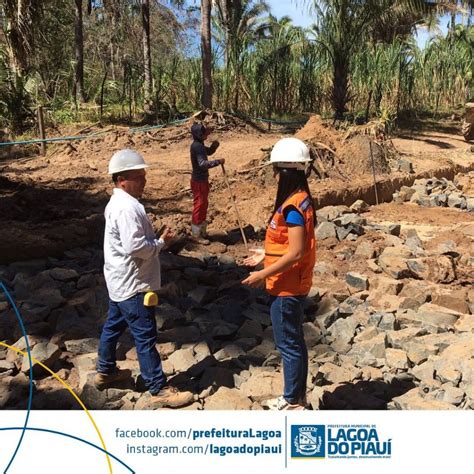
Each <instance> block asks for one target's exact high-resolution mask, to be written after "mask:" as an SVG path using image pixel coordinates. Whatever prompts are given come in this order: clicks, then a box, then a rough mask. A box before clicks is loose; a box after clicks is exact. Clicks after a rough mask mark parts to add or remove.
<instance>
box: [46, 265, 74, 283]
mask: <svg viewBox="0 0 474 474" xmlns="http://www.w3.org/2000/svg"><path fill="white" fill-rule="evenodd" d="M49 274H50V276H51V277H52V278H54V279H55V280H59V281H71V280H75V279H77V278H79V273H77V272H76V270H74V269H72V268H60V267H56V268H52V269H51V270H49Z"/></svg>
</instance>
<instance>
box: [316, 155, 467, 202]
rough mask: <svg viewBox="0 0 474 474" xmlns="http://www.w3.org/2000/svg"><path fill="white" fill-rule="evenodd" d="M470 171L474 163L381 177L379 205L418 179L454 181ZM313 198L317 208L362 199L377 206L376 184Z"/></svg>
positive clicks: (367, 180) (322, 194)
mask: <svg viewBox="0 0 474 474" xmlns="http://www.w3.org/2000/svg"><path fill="white" fill-rule="evenodd" d="M470 171H474V163H470V164H469V165H466V166H464V165H460V164H456V165H454V166H444V167H442V168H438V169H433V170H427V171H423V172H419V173H414V174H411V175H409V176H394V177H387V178H385V177H384V178H380V177H379V178H377V179H376V183H377V194H378V200H379V203H382V202H391V201H392V200H393V194H394V193H395V192H397V191H399V190H400V188H401V187H402V186H408V187H410V186H412V185H413V183H414V182H415V181H416V180H417V179H424V178H438V179H439V178H446V179H448V180H450V181H452V180H453V179H454V177H455V176H456V175H457V174H458V173H469V172H470ZM313 198H314V201H315V205H316V208H321V207H325V206H338V205H345V206H350V205H351V204H353V203H354V202H355V201H357V200H358V199H362V200H363V201H365V202H366V203H367V204H370V205H374V204H376V199H375V190H374V182H373V179H371V178H367V179H366V184H363V185H359V186H357V187H348V188H345V189H334V190H325V191H324V192H321V193H318V192H316V193H313Z"/></svg>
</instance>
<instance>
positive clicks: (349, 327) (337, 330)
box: [326, 317, 359, 344]
mask: <svg viewBox="0 0 474 474" xmlns="http://www.w3.org/2000/svg"><path fill="white" fill-rule="evenodd" d="M358 326H359V322H358V321H357V319H356V318H355V317H348V318H345V319H338V320H337V321H335V322H334V323H333V324H332V325H331V326H330V327H329V328H328V333H327V335H326V339H327V341H329V342H330V343H333V342H335V341H339V342H342V343H344V344H349V343H350V342H351V341H352V339H353V338H354V336H355V332H356V329H357V327H358Z"/></svg>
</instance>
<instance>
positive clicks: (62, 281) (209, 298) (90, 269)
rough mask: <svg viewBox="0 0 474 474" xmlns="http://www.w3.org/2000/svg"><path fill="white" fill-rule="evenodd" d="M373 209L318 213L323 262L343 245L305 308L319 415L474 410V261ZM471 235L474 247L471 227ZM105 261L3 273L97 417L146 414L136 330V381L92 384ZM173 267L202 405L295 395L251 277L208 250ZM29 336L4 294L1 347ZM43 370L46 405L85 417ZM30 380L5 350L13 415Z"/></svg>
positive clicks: (43, 343) (171, 323)
mask: <svg viewBox="0 0 474 474" xmlns="http://www.w3.org/2000/svg"><path fill="white" fill-rule="evenodd" d="M434 182H435V181H434V180H433V181H432V184H433V183H434ZM366 210H367V205H366V204H365V203H363V202H362V201H359V202H356V203H354V205H352V206H351V207H350V208H349V207H345V206H333V207H326V208H323V209H320V210H318V212H317V217H318V222H319V225H318V227H317V229H316V235H317V237H318V239H319V243H318V252H320V251H321V252H322V251H324V249H331V252H332V254H333V255H334V260H332V261H330V262H326V261H322V260H321V259H320V258H319V259H318V263H317V265H316V267H315V276H314V287H313V288H312V290H311V292H310V294H309V295H308V298H307V300H306V304H305V322H304V335H305V339H306V342H307V345H308V350H309V375H308V392H307V396H308V400H309V402H310V403H311V405H312V407H313V408H314V409H383V408H388V409H455V408H470V409H473V408H474V337H473V332H474V290H473V286H472V283H473V282H472V275H473V271H472V270H473V266H474V261H473V258H472V255H471V254H469V253H466V252H465V250H464V247H463V248H460V247H458V246H457V245H456V244H455V243H454V242H451V241H445V242H442V243H441V244H439V245H438V246H437V247H435V248H433V247H432V246H428V245H427V244H426V242H424V241H422V240H421V239H420V237H419V236H418V235H417V233H416V232H415V231H413V230H410V231H407V232H405V230H404V229H401V228H400V226H399V225H389V224H387V225H380V224H375V223H371V222H370V221H369V219H368V218H366V217H363V215H361V214H363V213H364V212H365V211H366ZM471 227H472V226H471ZM460 232H465V233H466V234H465V235H466V239H469V238H471V237H474V229H471V228H469V226H468V227H466V228H465V229H464V230H462V229H461V230H460ZM469 232H471V234H472V235H471V234H470V233H469ZM206 252H209V250H206ZM101 260H102V254H101V251H100V250H99V249H97V248H93V247H90V248H86V249H76V250H74V251H69V252H66V254H65V256H64V258H62V259H53V258H49V259H44V260H35V261H27V262H20V263H13V264H10V265H8V266H3V267H0V277H1V279H2V281H4V282H5V283H6V284H7V286H8V287H9V289H10V290H11V293H12V295H13V297H14V298H15V301H16V302H17V303H18V305H19V309H20V312H21V313H22V316H23V319H24V322H25V327H26V330H27V333H28V336H29V343H30V346H31V348H32V355H33V357H34V358H35V359H36V360H38V361H40V362H42V363H44V364H45V365H47V366H49V367H50V368H51V369H52V370H54V371H55V372H57V373H58V374H59V375H60V376H61V378H63V379H65V380H66V381H67V382H68V383H69V384H70V385H71V386H72V387H73V388H74V389H75V390H76V391H77V393H78V394H79V395H80V396H81V398H82V400H83V401H84V403H85V405H86V406H87V407H88V408H95V409H101V408H113V409H146V408H148V406H149V404H148V399H149V395H148V394H147V393H146V392H145V391H144V387H143V383H142V381H141V379H140V377H139V367H138V362H137V356H136V351H135V349H134V347H133V341H132V340H131V337H130V336H129V335H128V334H127V333H126V334H125V335H124V336H123V337H122V340H121V342H120V345H119V348H118V359H119V366H120V367H122V368H128V369H131V371H132V375H133V378H132V379H131V380H130V381H127V382H124V384H123V385H122V386H120V387H118V388H114V389H109V390H106V391H104V392H99V391H97V390H96V389H95V387H94V386H93V384H92V377H93V374H94V368H95V363H96V360H97V346H98V337H99V334H100V327H101V325H102V324H103V322H104V320H105V317H106V310H107V293H106V289H105V285H104V281H103V277H102V272H101ZM339 261H340V262H343V263H345V264H347V268H348V270H347V271H345V272H344V274H341V273H340V272H339V273H338V272H337V270H336V268H335V265H336V263H334V262H339ZM331 262H333V263H331ZM162 267H163V268H162V275H163V287H162V289H161V290H160V294H159V297H160V305H159V306H158V308H157V314H156V321H157V326H158V329H159V343H158V350H159V352H160V354H161V355H162V358H163V367H164V370H165V372H166V373H167V375H168V376H169V377H170V378H171V379H172V381H173V383H174V384H176V385H177V386H178V387H179V388H182V389H189V390H192V391H193V392H194V393H195V402H194V403H193V404H192V405H191V406H190V407H189V408H191V409H256V410H258V409H261V408H262V405H261V402H262V401H263V400H265V399H267V398H271V397H276V396H279V395H281V392H282V373H281V372H282V368H281V360H280V356H279V354H278V352H277V351H276V349H275V345H274V342H273V336H272V328H271V320H270V316H269V306H268V303H269V301H268V297H267V295H266V294H265V293H264V292H263V291H261V290H254V289H251V288H248V287H244V286H242V285H241V284H240V282H241V280H242V279H243V278H244V276H245V275H246V274H247V272H248V269H245V268H242V267H239V266H238V265H237V263H236V262H235V260H234V259H233V258H231V257H230V256H229V255H228V254H225V253H223V254H219V255H218V256H216V255H212V254H210V253H207V254H205V253H202V252H198V251H193V252H189V251H182V252H181V254H180V255H173V254H169V253H163V254H162ZM333 280H334V281H337V283H338V285H339V286H338V287H337V288H336V289H333V290H332V289H329V288H330V286H328V285H329V284H330V283H331V282H332V281H333ZM21 336H22V334H21V332H20V328H19V325H18V322H17V320H16V317H15V314H14V312H13V311H12V309H11V308H10V307H9V304H8V302H7V301H6V298H5V297H4V296H3V295H0V340H5V341H6V342H7V343H8V344H13V345H14V346H16V347H18V348H19V349H20V350H25V347H26V344H25V341H24V339H23V338H22V337H21ZM33 372H34V376H35V387H36V391H35V394H34V397H33V405H34V407H35V408H37V409H46V408H47V409H54V408H76V407H77V404H76V403H75V401H74V400H73V399H72V397H71V396H70V395H69V394H68V393H67V391H66V390H65V389H64V388H62V387H61V386H60V384H59V383H58V382H57V381H55V380H54V379H53V378H52V377H51V376H50V375H49V374H47V373H45V371H44V370H43V369H42V368H41V367H40V366H38V364H37V363H34V364H33ZM28 374H29V363H28V360H27V358H25V357H23V356H21V355H18V354H16V353H13V352H11V351H7V350H6V349H4V348H3V347H1V346H0V381H1V383H0V407H3V408H24V407H25V403H26V400H27V392H28Z"/></svg>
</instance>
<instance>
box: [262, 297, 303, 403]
mask: <svg viewBox="0 0 474 474" xmlns="http://www.w3.org/2000/svg"><path fill="white" fill-rule="evenodd" d="M304 299H305V296H277V297H275V298H274V300H273V302H272V304H271V306H270V316H271V318H272V325H273V336H274V338H275V344H276V347H277V349H278V351H279V352H280V354H281V358H282V361H283V380H284V384H285V387H284V391H283V397H284V398H285V400H286V401H287V402H288V403H292V404H293V403H301V402H302V401H303V400H304V399H305V396H306V378H307V376H308V350H307V349H306V343H305V340H304V336H303V319H304V312H303V301H304Z"/></svg>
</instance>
